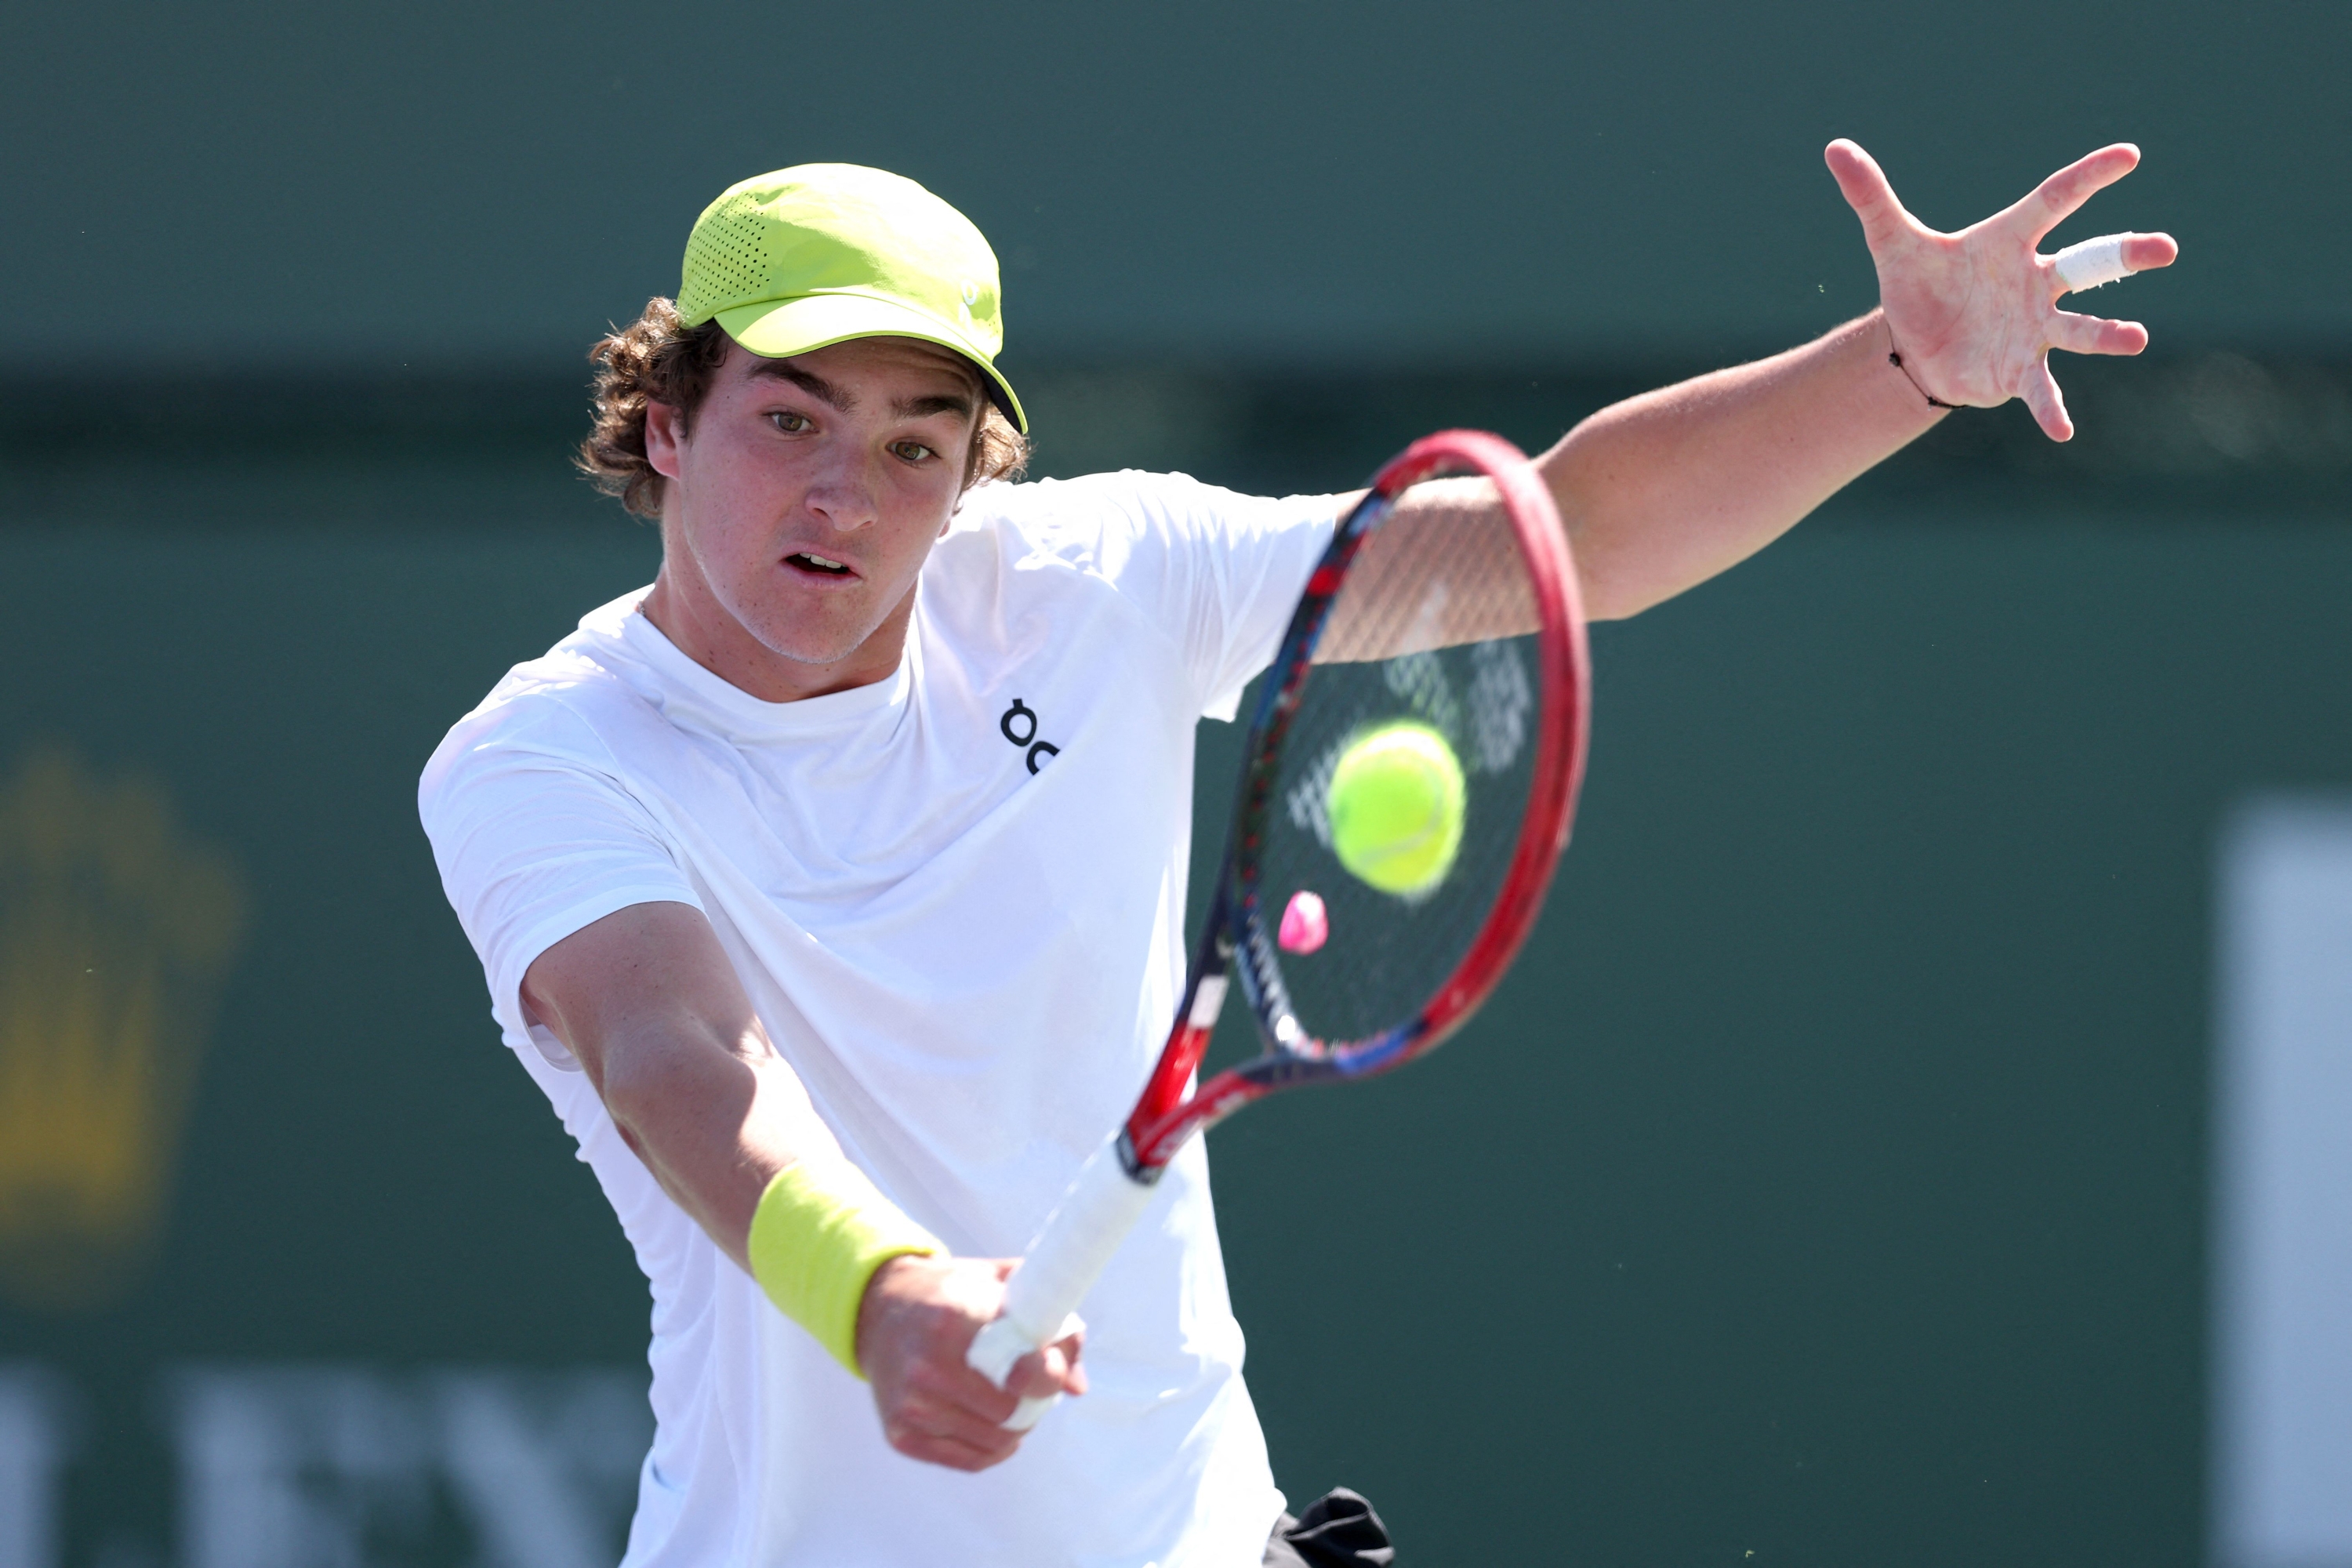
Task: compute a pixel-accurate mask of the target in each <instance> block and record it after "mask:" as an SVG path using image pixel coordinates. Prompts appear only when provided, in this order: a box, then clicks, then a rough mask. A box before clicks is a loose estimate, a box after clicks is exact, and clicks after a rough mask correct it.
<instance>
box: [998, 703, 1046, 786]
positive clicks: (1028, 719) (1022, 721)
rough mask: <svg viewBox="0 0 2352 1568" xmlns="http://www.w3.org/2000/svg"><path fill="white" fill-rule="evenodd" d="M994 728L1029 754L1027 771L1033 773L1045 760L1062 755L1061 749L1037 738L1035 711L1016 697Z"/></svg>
mask: <svg viewBox="0 0 2352 1568" xmlns="http://www.w3.org/2000/svg"><path fill="white" fill-rule="evenodd" d="M996 727H997V728H998V729H999V730H1001V731H1003V733H1004V738H1005V739H1006V740H1008V741H1010V742H1013V744H1014V745H1016V746H1019V747H1021V748H1022V749H1023V750H1024V751H1026V752H1028V753H1029V771H1030V772H1031V773H1035V772H1036V771H1037V764H1038V763H1041V762H1043V761H1044V760H1045V758H1047V757H1058V756H1060V755H1061V754H1062V748H1061V747H1059V746H1057V745H1055V744H1054V742H1051V741H1041V740H1039V739H1038V738H1037V710H1035V709H1034V708H1031V707H1029V706H1027V705H1026V704H1024V702H1023V701H1022V700H1021V699H1019V698H1018V697H1016V698H1014V699H1013V706H1012V707H1010V708H1007V709H1006V710H1004V717H1003V718H1002V719H999V720H998V721H996Z"/></svg>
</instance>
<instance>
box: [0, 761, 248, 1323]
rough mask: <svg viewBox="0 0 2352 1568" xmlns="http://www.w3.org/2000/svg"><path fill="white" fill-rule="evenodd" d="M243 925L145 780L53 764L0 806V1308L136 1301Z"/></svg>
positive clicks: (211, 851) (29, 772) (208, 862)
mask: <svg viewBox="0 0 2352 1568" xmlns="http://www.w3.org/2000/svg"><path fill="white" fill-rule="evenodd" d="M245 925H246V893H245V883H244V879H243V877H242V876H241V875H240V873H239V871H238V869H237V868H236V864H235V863H234V862H233V861H232V860H231V859H230V858H228V857H227V856H226V854H224V853H223V852H221V851H220V850H218V849H216V848H214V847H211V846H208V845H205V844H201V843H197V842H194V841H192V840H190V839H189V838H187V837H184V835H183V833H182V831H181V829H180V826H179V824H178V822H177V820H176V815H175V813H174V812H173V807H172V802H171V797H170V796H169V795H167V794H166V793H165V791H164V790H163V787H162V786H161V785H160V784H156V783H155V782H153V781H152V780H151V779H146V778H142V777H139V776H135V775H122V776H113V777H108V776H101V775H100V774H99V773H96V772H94V771H93V770H92V769H90V768H89V767H88V766H87V765H86V764H85V763H83V762H82V761H81V760H80V759H79V757H77V756H75V755H74V754H73V753H72V752H68V751H65V750H62V749H58V748H49V749H44V750H40V751H37V752H33V753H32V754H30V755H29V756H28V757H27V758H26V761H25V762H24V763H23V764H22V766H21V768H20V769H19V771H18V773H17V775H16V778H15V779H14V780H13V781H10V782H9V783H8V784H6V785H5V787H0V1295H5V1297H7V1298H8V1299H10V1300H14V1301H16V1302H17V1303H19V1304H21V1305H25V1306H31V1307H40V1308H47V1309H51V1310H64V1309H74V1308H82V1307H92V1306H99V1305H102V1304H104V1303H105V1302H106V1301H107V1300H110V1298H112V1297H113V1296H115V1295H116V1294H118V1293H119V1292H120V1291H121V1289H122V1288H123V1287H124V1286H126V1285H127V1284H128V1283H129V1282H130V1280H131V1278H132V1276H133V1274H134V1272H135V1269H136V1267H137V1265H138V1264H139V1263H140V1262H141V1261H142V1258H144V1256H145V1254H146V1252H147V1250H148V1247H149V1245H150V1244H151V1242H152V1240H153V1238H154V1236H155V1234H156V1230H157V1226H158V1221H159V1219H160V1218H161V1216H162V1214H163V1208H164V1203H165V1199H166V1197H167V1195H168V1186H169V1182H170V1177H171V1173H172V1170H173V1163H174V1156H175V1153H176V1151H177V1147H178V1143H179V1132H180V1125H181V1121H182V1120H183V1117H184V1113H185V1111H186V1108H187V1102H188V1093H189V1089H190V1088H191V1087H192V1085H193V1083H194V1077H195V1069H196V1064H197V1061H198V1059H199V1058H200V1056H201V1055H202V1052H203V1049H204V1047H205V1039H206V1037H207V1035H208V1034H209V1033H210V1030H211V1026H212V1015H213V1009H214V1005H215V1000H216V998H217V996H218V994H219V990H220V985H221V983H222V981H223V980H224V979H225V978H226V975H227V973H228V972H229V969H230V967H231V965H232V964H233V963H235V961H236V955H237V952H238V950H239V948H240V947H241V945H242V944H243V942H244V937H245Z"/></svg>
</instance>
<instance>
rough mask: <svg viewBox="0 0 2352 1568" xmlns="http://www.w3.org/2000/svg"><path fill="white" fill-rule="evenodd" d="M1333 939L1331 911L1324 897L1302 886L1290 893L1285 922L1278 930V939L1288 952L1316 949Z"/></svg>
mask: <svg viewBox="0 0 2352 1568" xmlns="http://www.w3.org/2000/svg"><path fill="white" fill-rule="evenodd" d="M1330 940H1331V915H1330V911H1329V910H1326V909H1325V908H1324V907H1323V900H1321V899H1320V898H1318V897H1317V896H1316V895H1315V894H1313V893H1310V892H1308V891H1307V889H1304V888H1301V889H1299V890H1298V891H1297V892H1295V893H1293V894H1291V895H1290V902H1289V903H1287V904H1286V905H1284V906H1283V910H1282V926H1281V929H1279V930H1278V931H1276V932H1275V941H1276V942H1280V943H1281V944H1282V951H1283V952H1314V951H1315V950H1316V949H1317V948H1318V947H1321V946H1322V945H1323V944H1324V943H1325V942H1328V941H1330Z"/></svg>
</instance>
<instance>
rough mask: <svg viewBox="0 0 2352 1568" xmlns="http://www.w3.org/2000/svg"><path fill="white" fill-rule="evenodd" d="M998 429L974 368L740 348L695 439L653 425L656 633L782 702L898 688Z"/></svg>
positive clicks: (933, 358) (857, 350)
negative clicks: (937, 560) (974, 449)
mask: <svg viewBox="0 0 2352 1568" xmlns="http://www.w3.org/2000/svg"><path fill="white" fill-rule="evenodd" d="M980 414H981V398H980V392H979V389H978V387H977V385H976V384H975V378H974V374H973V373H972V371H971V369H970V367H969V366H967V365H965V364H964V363H963V362H962V361H961V360H959V359H957V358H956V357H955V356H954V355H952V354H950V353H947V352H946V351H945V350H942V349H936V348H933V347H931V346H930V345H929V344H928V343H920V342H915V341H914V340H912V339H909V338H860V339H855V340H853V341H851V342H845V343H835V344H834V345H833V346H832V347H830V348H823V349H818V350H816V351H814V353H805V354H800V355H796V356H795V357H793V358H792V359H782V360H771V359H762V358H761V357H760V356H758V355H756V354H753V353H749V352H748V351H746V350H745V349H743V348H742V347H740V345H730V350H729V353H728V358H727V362H726V363H725V364H723V365H721V366H720V367H719V372H718V374H717V375H716V376H715V377H714V379H713V382H712V385H711V388H710V392H709V395H708V396H706V397H705V398H704V400H703V403H702V406H701V407H700V408H698V409H697V410H696V411H695V413H694V416H693V418H692V420H691V421H690V423H687V424H685V425H684V426H681V422H680V421H679V419H678V417H677V411H676V410H675V409H672V408H669V407H667V406H666V405H660V404H656V405H653V406H652V408H651V409H649V410H648V412H647V416H646V457H647V458H648V459H649V460H650V461H651V462H652V464H653V467H654V469H655V471H656V472H657V473H659V474H661V475H662V477H663V478H664V479H667V480H668V483H667V485H666V486H665V487H664V489H663V498H662V570H661V576H660V579H659V581H658V582H656V584H655V588H654V592H653V594H652V595H649V596H648V597H647V598H646V605H645V608H646V615H647V616H650V617H651V618H652V620H653V622H654V624H655V625H656V626H659V627H660V628H661V629H662V631H663V633H664V634H665V635H666V636H667V637H669V638H670V640H671V641H673V642H675V643H677V645H678V646H679V647H681V648H683V649H684V650H685V651H686V652H687V653H688V654H689V655H691V656H692V657H693V658H696V659H697V660H698V661H699V662H701V663H702V664H704V665H705V666H707V667H708V668H711V669H712V670H715V671H716V672H717V673H718V674H719V675H720V676H721V677H723V678H725V679H728V680H730V681H732V682H733V683H734V684H735V685H737V686H740V687H741V688H742V689H745V690H747V691H749V692H751V694H752V695H754V696H756V697H761V698H764V699H766V700H770V701H790V700H794V699H796V698H800V697H814V696H819V695H822V694H823V693H824V692H827V691H839V690H844V689H847V688H849V687H853V686H862V685H866V684H867V683H869V682H871V681H876V680H880V679H884V678H885V677H886V676H887V675H888V674H889V673H890V672H891V671H892V670H893V669H895V668H897V667H898V656H899V652H900V649H901V648H902V647H903V646H904V644H905V639H906V632H907V620H908V616H909V614H911V612H912V610H913V607H914V593H915V579H916V577H917V575H918V574H919V573H920V572H921V570H922V566H923V562H924V560H925V559H926V558H927V557H929V554H930V551H931V546H932V544H933V543H935V542H937V541H938V539H939V537H940V534H941V533H942V532H944V531H946V528H947V525H948V519H949V515H950V513H951V512H952V511H953V510H955V504H956V500H957V497H958V496H959V495H960V494H961V490H962V485H963V472H964V462H965V458H966V457H967V455H968V454H969V453H970V451H971V437H972V432H973V430H974V428H975V426H976V425H977V423H978V420H979V417H980Z"/></svg>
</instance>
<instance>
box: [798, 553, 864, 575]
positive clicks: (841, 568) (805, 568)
mask: <svg viewBox="0 0 2352 1568" xmlns="http://www.w3.org/2000/svg"><path fill="white" fill-rule="evenodd" d="M784 564H785V565H787V566H790V567H792V568H793V570H795V571H799V572H806V573H808V574H810V575H812V576H816V577H847V576H850V575H852V574H851V572H850V570H849V568H848V567H847V566H846V565H845V564H844V563H841V562H839V561H835V560H833V559H831V558H830V557H828V556H824V555H819V554H817V553H815V552H814V551H808V550H795V551H793V552H792V553H791V554H790V555H787V556H785V557H784Z"/></svg>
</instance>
